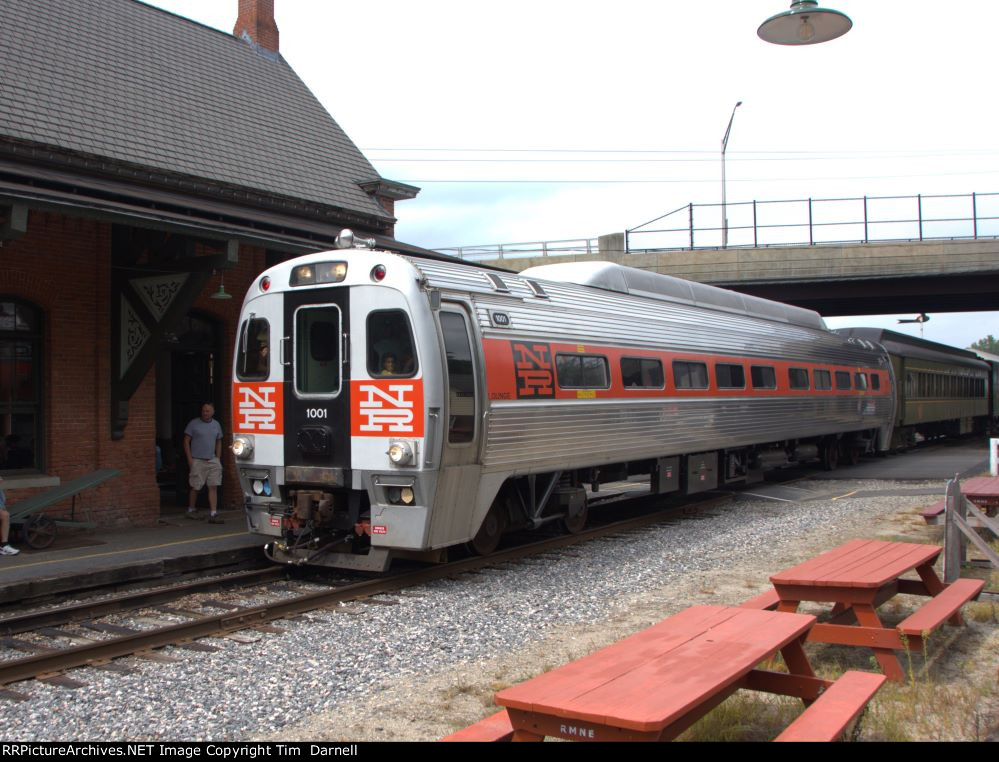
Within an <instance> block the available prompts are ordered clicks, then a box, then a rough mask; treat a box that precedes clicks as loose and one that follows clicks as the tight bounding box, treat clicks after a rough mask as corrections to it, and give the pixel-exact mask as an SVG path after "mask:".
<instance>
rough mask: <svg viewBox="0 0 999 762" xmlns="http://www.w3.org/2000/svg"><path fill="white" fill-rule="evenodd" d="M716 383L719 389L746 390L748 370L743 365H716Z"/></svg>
mask: <svg viewBox="0 0 999 762" xmlns="http://www.w3.org/2000/svg"><path fill="white" fill-rule="evenodd" d="M715 383H716V384H717V385H718V388H719V389H745V388H746V369H745V368H743V367H742V366H741V365H731V364H729V363H721V362H720V363H718V364H717V365H715Z"/></svg>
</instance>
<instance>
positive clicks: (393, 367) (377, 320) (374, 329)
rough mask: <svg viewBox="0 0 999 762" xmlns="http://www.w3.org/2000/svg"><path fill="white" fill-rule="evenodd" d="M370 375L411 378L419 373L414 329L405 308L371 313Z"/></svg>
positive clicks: (369, 321)
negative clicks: (414, 345)
mask: <svg viewBox="0 0 999 762" xmlns="http://www.w3.org/2000/svg"><path fill="white" fill-rule="evenodd" d="M367 327H368V375H369V376H371V377H372V378H375V377H377V376H390V377H392V378H409V377H411V376H415V375H416V371H417V361H416V350H415V349H414V348H413V332H412V331H411V330H410V329H409V320H408V318H407V317H406V313H405V312H403V311H402V310H379V311H377V312H372V313H370V314H369V315H368V326H367Z"/></svg>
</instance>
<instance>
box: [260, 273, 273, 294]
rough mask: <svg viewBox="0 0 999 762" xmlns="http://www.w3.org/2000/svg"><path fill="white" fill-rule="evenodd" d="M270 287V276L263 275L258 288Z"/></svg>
mask: <svg viewBox="0 0 999 762" xmlns="http://www.w3.org/2000/svg"><path fill="white" fill-rule="evenodd" d="M270 287H271V279H270V276H267V275H265V276H264V277H263V278H261V279H260V290H261V291H267V290H268V289H270Z"/></svg>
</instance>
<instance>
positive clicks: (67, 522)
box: [0, 468, 120, 550]
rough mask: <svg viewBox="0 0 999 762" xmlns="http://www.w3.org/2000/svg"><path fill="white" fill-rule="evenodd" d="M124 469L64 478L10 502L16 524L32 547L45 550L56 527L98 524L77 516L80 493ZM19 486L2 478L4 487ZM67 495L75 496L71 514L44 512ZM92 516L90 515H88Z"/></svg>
mask: <svg viewBox="0 0 999 762" xmlns="http://www.w3.org/2000/svg"><path fill="white" fill-rule="evenodd" d="M119 473H120V472H119V471H118V470H117V469H114V468H104V469H100V470H98V471H94V472H92V473H89V474H86V475H84V476H80V477H77V478H76V479H72V480H70V481H68V482H63V483H62V484H59V485H57V486H55V487H52V488H51V489H47V490H45V491H44V492H39V493H37V494H34V495H32V496H31V497H27V498H24V499H23V500H18V501H17V502H16V503H13V504H11V503H8V505H7V511H8V512H9V513H10V521H11V524H13V525H14V526H18V525H20V526H21V534H22V536H23V538H24V541H25V542H26V543H27V544H28V545H29V546H30V547H32V548H35V549H36V550H41V549H43V548H47V547H48V546H49V545H51V544H52V542H53V540H55V537H56V527H59V526H71V527H77V528H80V529H93V528H94V527H96V526H97V525H96V524H95V523H94V522H92V521H89V520H87V521H79V520H77V518H76V496H77V495H78V494H80V493H81V492H83V491H84V490H87V489H91V488H92V487H96V486H98V485H99V484H103V483H104V482H106V481H107V480H108V479H112V478H114V477H115V476H117V475H118V474H119ZM13 488H15V487H13V486H11V487H5V486H4V482H3V481H0V489H13ZM67 498H72V499H73V503H72V506H71V508H70V518H68V519H50V518H48V517H47V516H44V515H42V513H41V511H43V510H44V509H45V508H48V507H49V506H50V505H55V504H56V503H59V502H62V501H63V500H66V499H67ZM88 519H89V515H88Z"/></svg>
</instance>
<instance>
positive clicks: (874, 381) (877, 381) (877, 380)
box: [871, 373, 881, 391]
mask: <svg viewBox="0 0 999 762" xmlns="http://www.w3.org/2000/svg"><path fill="white" fill-rule="evenodd" d="M871 389H873V390H874V391H879V390H880V389H881V374H880V373H872V374H871Z"/></svg>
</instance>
